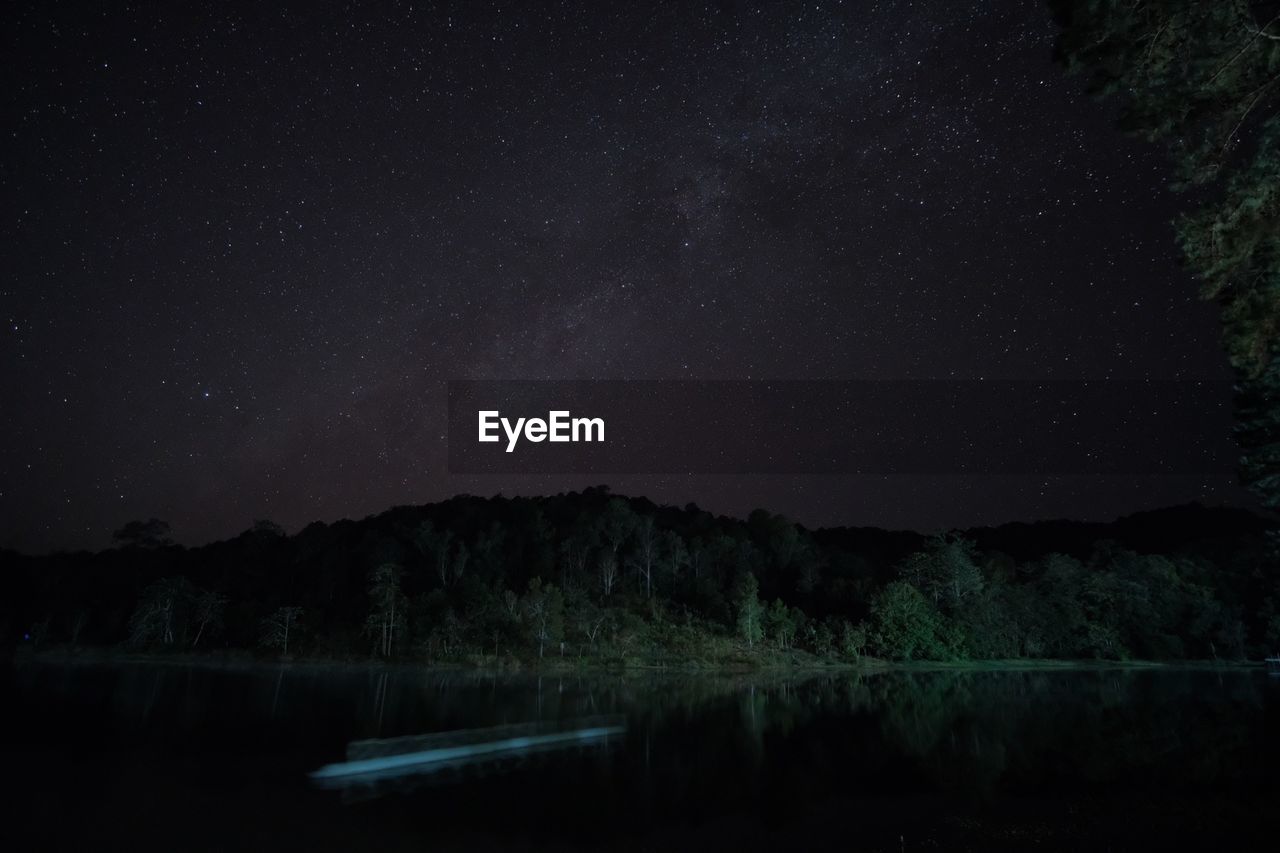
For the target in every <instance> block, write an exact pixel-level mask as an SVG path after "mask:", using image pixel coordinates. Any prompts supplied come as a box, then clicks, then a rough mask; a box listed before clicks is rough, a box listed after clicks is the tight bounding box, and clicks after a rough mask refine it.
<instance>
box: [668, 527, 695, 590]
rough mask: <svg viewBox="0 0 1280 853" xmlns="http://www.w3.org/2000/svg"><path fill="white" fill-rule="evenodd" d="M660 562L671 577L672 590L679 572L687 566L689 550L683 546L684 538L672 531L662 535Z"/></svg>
mask: <svg viewBox="0 0 1280 853" xmlns="http://www.w3.org/2000/svg"><path fill="white" fill-rule="evenodd" d="M662 562H663V564H664V565H665V566H666V567H667V573H668V574H670V575H671V588H672V589H673V590H674V589H675V584H676V579H677V578H678V577H679V576H680V570H681V569H683V568H684V567H685V566H687V565H689V549H688V547H687V546H686V545H685V544H684V537H683V536H681V535H680V534H679V533H676V532H675V531H674V530H668V531H666V532H665V533H664V534H663V535H662Z"/></svg>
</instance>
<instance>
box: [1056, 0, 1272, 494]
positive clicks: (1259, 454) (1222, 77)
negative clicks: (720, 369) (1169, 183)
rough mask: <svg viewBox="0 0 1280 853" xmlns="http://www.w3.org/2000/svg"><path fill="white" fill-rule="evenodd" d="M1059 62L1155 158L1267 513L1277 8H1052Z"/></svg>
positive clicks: (1194, 1)
mask: <svg viewBox="0 0 1280 853" xmlns="http://www.w3.org/2000/svg"><path fill="white" fill-rule="evenodd" d="M1051 5H1052V6H1053V8H1054V12H1055V14H1056V16H1057V18H1058V21H1059V23H1060V24H1061V25H1062V28H1063V29H1062V35H1061V38H1060V40H1059V43H1058V54H1059V57H1060V58H1061V60H1062V61H1063V62H1064V63H1065V64H1066V65H1067V67H1068V68H1070V69H1072V70H1076V71H1081V72H1083V73H1085V74H1087V75H1088V76H1089V78H1090V82H1091V88H1092V90H1093V91H1095V92H1097V93H1099V94H1102V95H1115V96H1116V97H1117V98H1118V100H1119V102H1120V103H1121V105H1122V111H1123V112H1122V116H1121V125H1122V127H1124V128H1125V129H1127V130H1130V131H1132V132H1135V133H1139V134H1142V135H1143V136H1145V137H1146V138H1148V139H1150V140H1153V141H1156V142H1159V143H1162V144H1164V145H1166V146H1167V147H1168V149H1169V151H1170V154H1171V155H1172V157H1173V160H1174V163H1175V164H1176V175H1177V177H1176V183H1175V187H1176V188H1178V189H1182V190H1188V191H1190V192H1191V195H1192V196H1193V197H1194V198H1195V199H1196V200H1197V201H1198V202H1199V206H1198V207H1197V208H1196V209H1194V210H1193V211H1192V212H1190V213H1188V214H1185V215H1183V216H1182V217H1180V218H1179V219H1178V221H1177V237H1178V241H1179V243H1180V244H1181V247H1182V250H1183V255H1184V257H1185V259H1186V262H1187V264H1188V265H1189V266H1190V268H1191V269H1192V270H1193V271H1194V272H1195V273H1196V274H1197V275H1198V276H1199V278H1200V280H1201V281H1202V283H1203V290H1202V293H1203V295H1204V297H1205V298H1207V299H1213V300H1216V301H1217V302H1218V304H1219V305H1220V306H1221V309H1222V323H1223V341H1224V343H1225V346H1226V350H1227V353H1228V356H1229V358H1230V360H1231V364H1232V367H1233V368H1234V369H1235V372H1236V376H1237V380H1238V385H1237V404H1236V408H1237V421H1238V427H1237V434H1238V439H1239V443H1240V446H1241V450H1242V451H1243V456H1242V459H1241V473H1242V476H1243V477H1244V480H1245V482H1246V483H1247V484H1248V485H1249V486H1250V487H1251V488H1252V489H1253V490H1254V491H1255V492H1257V493H1258V495H1259V496H1260V497H1261V498H1262V499H1263V501H1264V502H1265V503H1266V505H1268V506H1271V507H1277V506H1280V358H1278V357H1277V356H1280V2H1276V0H1266V2H1251V0H1214V2H1208V3H1206V2H1203V0H1052V2H1051Z"/></svg>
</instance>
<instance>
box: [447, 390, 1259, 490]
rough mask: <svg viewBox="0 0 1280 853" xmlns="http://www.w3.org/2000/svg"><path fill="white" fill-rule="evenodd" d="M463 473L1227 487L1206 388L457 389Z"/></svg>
mask: <svg viewBox="0 0 1280 853" xmlns="http://www.w3.org/2000/svg"><path fill="white" fill-rule="evenodd" d="M448 396H449V470H450V471H451V472H452V473H455V474H486V473H520V474H531V473H546V474H552V473H600V474H1027V473H1042V474H1056V475H1061V474H1152V475H1173V474H1209V473H1214V474H1219V473H1223V472H1227V471H1230V470H1231V469H1232V467H1233V466H1234V465H1235V461H1236V459H1235V457H1236V453H1235V451H1234V448H1233V447H1232V444H1231V441H1230V431H1229V423H1230V410H1231V385H1230V383H1227V382H1207V381H1175V380H1167V381H1146V380H1132V381H1129V380H1096V381H1093V380H1089V381H1048V382H1043V381H1042V382H1029V381H985V380H965V381H944V380H889V381H869V380H840V381H829V380H785V381H774V380H601V381H594V380H550V381H523V380H457V381H451V382H449V388H448Z"/></svg>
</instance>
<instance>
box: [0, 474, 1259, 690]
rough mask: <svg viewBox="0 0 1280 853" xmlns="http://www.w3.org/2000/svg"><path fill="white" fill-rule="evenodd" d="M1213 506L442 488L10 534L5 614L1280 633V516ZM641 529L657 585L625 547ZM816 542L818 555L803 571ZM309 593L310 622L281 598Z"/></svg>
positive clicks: (399, 633)
mask: <svg viewBox="0 0 1280 853" xmlns="http://www.w3.org/2000/svg"><path fill="white" fill-rule="evenodd" d="M1224 512H1225V511H1221V510H1197V511H1195V512H1194V513H1192V514H1191V516H1187V515H1186V514H1184V513H1177V512H1175V513H1174V514H1173V515H1172V516H1170V518H1171V519H1172V520H1171V521H1168V522H1164V523H1163V525H1164V526H1163V527H1162V528H1161V534H1160V536H1159V537H1154V539H1155V540H1157V541H1158V540H1162V539H1166V538H1170V537H1173V538H1176V537H1177V536H1180V535H1181V536H1182V541H1183V542H1184V543H1187V544H1185V545H1184V546H1179V547H1180V548H1181V549H1182V550H1179V548H1171V549H1170V550H1169V552H1168V553H1163V554H1158V553H1148V551H1149V550H1150V549H1149V547H1148V546H1149V543H1150V542H1151V541H1153V537H1152V536H1151V535H1150V534H1149V533H1144V535H1143V537H1142V538H1143V539H1144V540H1145V541H1146V542H1147V543H1148V546H1144V548H1145V550H1143V549H1139V547H1138V546H1136V545H1134V544H1133V542H1131V541H1126V542H1124V543H1123V544H1121V543H1119V542H1109V541H1105V540H1104V541H1099V542H1096V543H1093V544H1092V549H1091V546H1090V541H1091V540H1086V539H1080V538H1079V537H1077V538H1076V539H1075V540H1074V544H1072V550H1073V551H1074V552H1075V553H1074V555H1068V554H1063V553H1051V552H1050V553H1044V552H1047V551H1048V550H1049V549H1048V546H1047V544H1045V543H1044V542H1041V541H1040V540H1039V539H1037V538H1036V537H1032V540H1033V543H1038V544H1033V545H1032V546H1030V547H1031V552H1030V554H1029V555H1028V556H1022V557H1014V556H1011V554H1012V553H1016V552H1019V551H1021V552H1027V549H1028V547H1029V546H1028V542H1027V541H1026V539H1025V537H1024V536H1023V535H1022V534H1020V533H1018V532H1017V531H1016V530H1015V531H1013V533H1014V535H1013V536H1012V537H1011V538H1010V540H1009V542H1008V545H1009V547H1008V548H1006V549H1004V550H1002V549H1001V547H1000V545H999V542H998V541H993V539H992V537H996V538H997V539H998V537H999V536H1000V534H999V532H998V531H986V532H981V533H980V534H979V535H981V536H982V537H983V542H984V547H981V548H980V547H978V545H977V544H975V541H974V539H972V538H970V537H966V536H959V535H954V534H953V535H950V536H935V537H919V536H915V535H914V534H896V533H887V532H883V531H866V530H853V529H849V530H845V531H840V530H830V531H821V532H819V533H817V534H810V533H808V532H805V531H803V530H801V529H800V528H797V527H796V526H795V525H792V524H791V523H790V522H787V521H785V520H784V519H780V518H779V517H778V516H774V515H770V514H768V513H755V514H753V515H752V518H751V519H750V520H749V521H747V522H743V521H740V520H736V519H732V518H716V517H713V516H711V515H709V514H707V513H703V512H702V511H700V510H697V509H696V508H686V509H684V510H678V509H675V508H671V507H655V506H654V505H652V504H650V503H648V502H647V501H642V500H633V501H627V500H626V499H623V498H619V497H616V496H613V495H604V494H601V493H600V492H597V491H588V492H586V493H583V494H577V495H567V496H555V497H550V498H536V499H531V498H517V499H511V500H508V499H505V498H493V499H477V498H456V499H454V500H452V501H448V502H445V503H443V504H437V505H433V506H428V507H407V508H400V509H396V510H392V511H390V512H388V513H386V514H384V515H383V516H376V517H371V518H369V519H366V520H364V521H361V522H340V523H338V524H335V525H313V526H311V527H309V528H307V529H306V530H304V531H303V532H302V533H300V534H297V535H295V536H283V535H281V534H279V533H278V532H273V531H270V530H266V529H262V530H255V531H250V532H249V533H247V534H245V535H242V536H239V537H236V538H235V539H233V540H229V541H228V542H223V543H215V544H213V545H209V546H206V547H205V548H201V549H191V550H187V549H183V548H180V547H177V546H174V547H166V548H117V549H111V550H108V551H104V552H102V553H101V554H97V555H83V554H82V555H51V556H49V557H46V558H22V560H20V561H19V563H18V566H19V567H18V568H17V569H15V571H14V577H15V578H17V580H18V581H19V588H20V589H27V590H31V592H29V593H27V594H24V595H22V596H18V597H16V598H15V599H11V600H14V601H16V602H17V603H18V605H19V606H20V607H21V608H22V610H21V611H19V612H18V615H17V621H15V622H14V623H13V624H18V625H21V626H22V630H23V631H24V632H25V633H27V634H28V635H30V636H31V638H32V639H31V642H33V643H34V642H36V640H37V639H38V640H39V641H40V642H41V644H42V646H43V647H47V646H49V645H56V644H58V643H60V642H71V643H74V644H77V645H78V644H81V643H83V642H85V641H86V640H87V641H88V642H89V643H103V642H105V643H117V642H132V643H133V644H135V645H137V646H141V647H145V648H148V649H155V650H168V651H196V652H202V651H206V650H208V651H216V650H220V649H228V648H239V649H251V648H266V649H270V650H272V651H279V652H281V653H284V652H286V650H287V652H288V653H289V654H296V653H297V651H298V650H302V649H304V648H305V651H306V653H308V654H314V655H318V656H328V657H350V656H366V655H368V654H369V653H370V652H372V654H374V655H375V656H378V657H381V658H387V659H415V660H421V661H428V662H463V661H467V662H473V663H480V664H483V665H486V666H515V665H521V664H522V663H523V664H529V663H534V664H536V663H538V662H539V661H548V663H546V664H545V665H551V663H550V662H549V661H554V662H556V665H563V666H570V665H577V664H579V663H582V662H588V661H590V662H595V663H608V664H645V665H651V666H666V665H680V666H703V665H706V666H720V665H726V664H730V665H735V666H737V665H760V664H774V663H784V662H806V661H807V662H817V661H830V662H836V661H843V662H857V661H859V660H861V659H862V658H863V657H864V656H865V655H867V654H875V655H880V656H884V657H889V658H898V659H911V660H921V659H936V660H948V659H953V658H963V657H969V658H979V659H988V658H1018V657H1031V658H1039V657H1054V658H1080V657H1103V658H1124V657H1139V658H1153V659H1183V658H1196V659H1219V660H1227V659H1232V658H1237V657H1240V656H1245V655H1247V656H1260V655H1261V654H1264V653H1268V652H1271V651H1276V650H1277V649H1275V647H1274V645H1273V644H1274V643H1276V642H1277V641H1278V637H1280V635H1278V633H1277V632H1280V617H1278V616H1277V612H1278V609H1277V607H1276V605H1275V602H1277V601H1280V584H1277V583H1276V581H1275V579H1274V574H1273V573H1271V572H1270V571H1269V570H1270V568H1271V567H1273V566H1274V565H1275V564H1276V556H1275V549H1276V547H1277V544H1280V538H1273V539H1269V538H1268V536H1267V533H1268V532H1269V528H1268V527H1267V526H1266V525H1265V523H1264V522H1262V521H1261V520H1260V519H1258V518H1257V517H1256V516H1248V518H1249V519H1250V520H1249V521H1248V522H1247V525H1248V526H1246V527H1242V528H1236V527H1228V528H1225V529H1224V530H1223V531H1221V532H1220V534H1219V535H1218V538H1217V539H1216V540H1215V539H1213V538H1208V539H1205V538H1204V535H1203V534H1199V533H1197V534H1196V535H1195V536H1194V537H1188V536H1187V535H1185V534H1184V532H1183V528H1184V527H1185V526H1186V524H1187V519H1188V517H1189V518H1192V519H1194V518H1199V517H1202V516H1206V517H1212V518H1219V517H1221V516H1222V514H1223V513H1224ZM1226 515H1228V516H1230V517H1232V518H1237V519H1238V518H1239V515H1240V514H1238V513H1226ZM606 519H613V520H614V521H612V522H610V523H608V524H606V523H605V522H606ZM1215 523H1217V522H1215ZM1236 523H1237V522H1236V521H1233V522H1232V524H1236ZM610 526H611V527H613V529H614V531H615V535H612V536H610V535H605V533H604V532H603V531H604V530H605V529H606V528H607V527H610ZM1050 529H1056V528H1050ZM645 530H648V531H649V532H650V533H651V534H652V539H653V541H654V543H656V544H655V552H654V558H653V559H654V562H653V563H652V567H653V569H654V570H655V571H656V573H657V574H656V575H655V578H654V584H653V587H652V594H650V591H649V589H647V588H646V584H645V583H644V569H643V559H644V557H643V554H642V553H640V552H639V551H638V550H637V549H640V548H641V547H642V543H641V540H642V539H643V538H644V536H645V535H646V534H645V533H644V531H645ZM788 530H790V531H792V532H788ZM1081 530H1082V531H1087V535H1088V537H1093V536H1095V535H1096V534H1097V530H1096V528H1083V527H1082V528H1081ZM1116 530H1117V531H1122V529H1121V528H1116ZM619 532H621V533H625V536H622V535H620V533H619ZM1270 532H1272V533H1274V531H1270ZM1055 535H1057V534H1055ZM1129 538H1132V537H1129ZM1067 540H1068V544H1070V543H1071V537H1067ZM1215 542H1216V544H1214V543H1215ZM615 544H616V545H617V554H618V555H620V557H621V558H622V560H623V561H625V565H626V566H628V567H629V568H628V569H627V573H625V574H623V573H622V571H621V565H619V564H614V565H615V566H616V567H617V568H618V569H619V577H618V578H616V581H617V582H616V584H615V586H614V587H613V588H612V589H611V590H608V591H606V589H605V587H604V585H603V584H602V583H601V580H600V576H599V574H598V569H599V567H601V566H603V565H607V564H609V561H610V560H611V559H612V558H613V557H614V554H615V551H614V545H615ZM1037 547H1038V548H1040V549H1041V550H1040V551H1036V550H1035V548H1037ZM442 554H443V555H444V556H445V557H446V558H447V559H446V560H445V561H444V565H445V570H444V573H443V575H442V574H441V571H440V566H441V560H440V557H441V555H442ZM472 554H484V555H485V556H483V557H481V558H478V559H476V560H474V561H473V560H471V558H470V556H469V555H472ZM460 555H461V556H465V557H466V560H467V564H466V567H465V568H464V569H463V570H461V571H457V570H455V569H454V568H453V566H454V565H455V563H457V561H458V560H459V559H460ZM1082 556H1083V557H1084V559H1082ZM810 559H812V561H813V562H814V563H815V564H816V565H820V566H822V567H823V575H822V577H821V580H820V587H814V588H813V589H806V588H805V585H804V584H802V583H801V576H800V574H799V571H800V569H801V568H802V567H803V566H804V565H805V563H806V561H808V560H810ZM23 561H25V562H23ZM406 567H407V568H406ZM544 571H546V572H548V573H549V574H542V572H544ZM552 577H554V578H556V579H557V581H559V582H558V583H554V584H553V583H550V582H548V580H547V579H548V578H552ZM815 589H820V590H821V594H814V590H815ZM766 601H767V604H766ZM301 608H306V614H307V618H306V631H305V645H298V637H300V636H303V635H299V634H297V631H298V627H299V624H300V623H299V622H298V621H295V620H294V619H292V618H289V617H287V614H289V613H290V612H294V613H297V614H298V616H299V617H300V610H301ZM286 623H287V629H285V628H284V625H285V624H286ZM286 630H287V633H288V639H287V640H286V638H285V636H284V634H285V633H286Z"/></svg>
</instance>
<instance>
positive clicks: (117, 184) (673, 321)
mask: <svg viewBox="0 0 1280 853" xmlns="http://www.w3.org/2000/svg"><path fill="white" fill-rule="evenodd" d="M4 14H5V16H6V18H7V20H6V21H5V26H4V35H3V38H4V41H5V48H4V52H3V58H2V60H0V61H2V62H3V66H4V78H5V79H6V80H7V81H8V84H7V86H6V87H5V88H4V91H3V94H2V95H0V97H3V99H4V102H5V113H6V122H5V124H6V133H5V134H4V139H3V146H4V153H3V158H2V162H0V185H2V188H3V196H4V216H3V223H2V225H0V228H2V229H3V235H2V239H0V252H2V253H3V258H2V268H3V270H4V274H3V276H2V277H0V320H3V329H2V330H0V400H2V401H3V403H2V408H3V411H4V414H3V416H0V546H9V547H18V548H22V549H27V550H43V549H49V548H70V547H100V546H103V545H105V544H107V543H108V542H109V540H110V533H111V531H112V530H114V529H115V528H117V527H119V526H121V525H122V524H123V523H125V522H126V521H128V520H130V519H133V518H139V517H150V516H158V517H160V518H164V519H166V520H168V521H170V522H171V524H172V525H173V529H174V533H175V535H176V536H177V538H178V539H179V540H180V541H184V542H188V543H198V542H203V541H207V540H209V539H211V538H215V537H225V536H228V535H233V534H235V533H236V532H238V531H240V530H243V529H245V528H246V527H247V526H248V525H249V524H250V522H251V520H253V519H257V518H269V519H272V520H275V521H277V522H279V523H281V524H283V525H284V526H285V527H286V528H287V529H290V530H296V529H298V528H299V527H301V526H302V525H304V524H305V523H307V522H309V521H312V520H326V521H328V520H334V519H338V518H343V517H362V516H364V515H367V514H370V513H374V512H378V511H381V510H383V509H385V508H387V507H389V506H392V505H395V504H404V503H424V502H427V501H432V500H437V499H441V498H444V497H448V496H450V495H453V494H456V493H460V492H469V493H473V494H483V495H488V494H495V493H499V492H501V493H504V494H508V495H512V494H540V493H548V492H556V491H562V490H566V489H571V488H580V487H583V486H587V485H592V484H594V483H599V482H608V483H609V484H610V485H611V486H612V487H613V488H614V490H615V491H619V492H625V493H630V494H646V495H648V496H650V497H651V498H653V499H655V500H658V501H660V502H670V503H677V504H684V503H686V502H688V501H696V502H697V503H699V504H700V505H702V506H704V507H706V508H708V509H712V510H714V511H718V512H727V513H745V512H747V511H749V510H750V509H751V508H753V507H756V506H764V507H767V508H769V509H771V510H774V511H777V512H782V513H785V514H787V515H789V516H791V517H793V518H795V519H797V520H799V521H801V522H803V523H806V524H810V525H829V524H860V525H882V526H893V527H912V528H916V529H925V530H928V529H936V528H941V527H951V526H964V525H974V524H992V523H1000V522H1003V521H1009V520H1033V519H1036V518H1044V517H1075V518H1090V519H1100V520H1101V519H1109V518H1112V517H1114V516H1116V515H1118V514H1122V513H1126V512H1131V511H1134V510H1139V509H1145V508H1151V507H1155V506H1160V505H1165V504H1170V503H1179V502H1183V501H1187V500H1193V499H1198V500H1202V501H1206V502H1211V503H1218V502H1230V503H1236V502H1241V501H1244V500H1245V498H1244V495H1243V493H1242V492H1241V491H1240V490H1239V488H1238V487H1237V486H1236V485H1235V482H1234V478H1233V477H1232V476H1231V475H1230V474H1229V473H1224V474H1222V475H1221V476H1218V475H1214V476H1204V475H1196V476H1190V475H1188V476H1164V477H1127V478H1126V477H1093V476H1075V477H1064V476H1055V477H1043V476H1037V475H1020V476H996V475H991V476H982V475H975V476H952V475H946V476H943V475H939V476H928V475H913V476H875V477H871V476H854V475H848V476H822V475H806V476H767V477H766V476H732V477H730V476H686V477H671V476H663V477H657V476H629V477H616V478H609V477H602V476H599V475H597V476H568V475H539V476H533V475H521V476H516V475H484V476H466V477H464V476H457V475H450V474H449V473H448V471H447V464H446V462H447V454H446V447H447V439H446V435H445V432H446V417H445V415H446V413H445V383H446V381H447V380H450V379H578V378H612V379H626V378H704V379H759V378H776V379H824V378H829V379H862V378H867V379H907V378H921V379H935V378H936V379H945V378H957V379H972V378H977V377H986V378H997V379H1081V378H1084V379H1105V378H1121V379H1131V378H1146V377H1155V378H1180V379H1197V378H1202V379H1215V380H1218V379H1223V378H1225V377H1226V376H1227V375H1228V374H1227V372H1226V367H1225V362H1224V358H1223V355H1222V352H1221V348H1220V345H1219V343H1218V338H1217V320H1216V316H1215V310H1214V308H1213V307H1212V306H1210V305H1205V304H1202V303H1200V302H1198V301H1197V300H1196V298H1195V284H1194V282H1193V281H1191V280H1190V277H1189V276H1188V274H1187V273H1186V272H1184V271H1183V270H1181V269H1180V268H1179V265H1178V261H1177V255H1176V247H1175V245H1174V241H1173V235H1172V227H1171V225H1170V220H1171V218H1172V217H1173V216H1174V215H1175V214H1176V213H1177V211H1178V210H1179V205H1180V204H1182V203H1183V200H1182V199H1179V198H1178V197H1177V196H1176V195H1174V194H1173V193H1171V192H1170V191H1169V189H1168V186H1167V184H1168V180H1169V177H1170V170H1169V167H1168V164H1167V162H1166V161H1165V159H1164V157H1163V156H1162V154H1161V152H1159V151H1157V150H1155V149H1153V148H1151V147H1149V146H1147V145H1145V144H1144V143H1142V142H1140V141H1138V140H1133V139H1128V138H1125V137H1122V136H1121V135H1120V134H1119V133H1118V132H1117V131H1116V129H1115V123H1114V118H1115V114H1114V107H1113V106H1112V105H1108V104H1106V103H1100V102H1097V101H1095V100H1093V99H1091V98H1089V97H1088V96H1086V95H1085V94H1083V92H1082V85H1083V84H1082V81H1081V80H1079V79H1073V78H1068V77H1066V76H1065V75H1064V74H1063V72H1062V71H1061V69H1060V68H1058V67H1057V66H1056V65H1055V64H1054V63H1053V61H1052V45H1053V39H1054V35H1055V28H1054V24H1053V22H1052V20H1051V19H1050V17H1049V14H1048V11H1047V8H1046V7H1045V6H1044V5H1042V4H1039V3H1035V2H1026V0H991V2H979V3H974V4H966V5H965V6H964V7H963V9H962V8H961V7H959V6H955V5H954V4H939V3H920V2H916V3H911V2H878V3H871V2H865V3H862V2H845V3H839V2H808V3H804V4H799V3H788V4H776V5H775V4H762V3H761V4H739V3H718V4H683V3H682V4H656V5H655V4H647V3H635V4H599V3H582V4H568V3H545V4H544V3H514V2H512V3H507V4H490V3H486V2H479V0H475V1H474V2H464V3H457V4H448V3H422V2H415V3H404V2H388V3H379V4H330V3H327V2H306V3H298V2H280V3H244V2H235V0H231V2H225V3H216V4H215V3H209V4H192V5H191V6H190V7H188V6H187V5H186V4H181V5H178V6H174V5H151V4H145V5H144V4H75V3H58V4H52V3H45V2H32V0H25V2H24V0H19V2H15V3H10V4H7V5H6V9H5V12H4ZM1212 387H1215V388H1216V387H1218V386H1212ZM1206 393H1208V392H1206ZM1213 393H1218V392H1216V391H1215V392H1213ZM1221 402H1222V401H1221V400H1220V399H1217V398H1215V399H1213V400H1208V399H1206V405H1211V404H1212V405H1219V404H1221ZM884 417H885V419H886V423H889V424H894V423H895V421H894V419H895V418H898V419H902V418H903V417H904V416H903V415H902V414H900V413H894V412H886V413H884ZM1220 426H1221V429H1219V430H1210V431H1208V434H1206V435H1205V436H1204V442H1206V443H1208V444H1215V443H1221V442H1222V441H1223V440H1224V436H1225V435H1226V434H1227V431H1228V430H1229V418H1228V417H1227V416H1226V415H1224V416H1223V418H1222V420H1221V425H1220ZM691 428H692V427H691ZM901 428H903V429H909V428H910V425H909V423H902V424H901Z"/></svg>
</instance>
